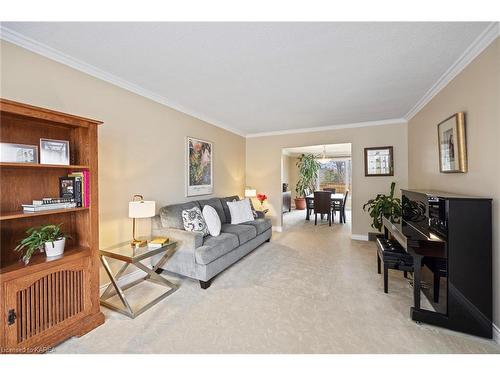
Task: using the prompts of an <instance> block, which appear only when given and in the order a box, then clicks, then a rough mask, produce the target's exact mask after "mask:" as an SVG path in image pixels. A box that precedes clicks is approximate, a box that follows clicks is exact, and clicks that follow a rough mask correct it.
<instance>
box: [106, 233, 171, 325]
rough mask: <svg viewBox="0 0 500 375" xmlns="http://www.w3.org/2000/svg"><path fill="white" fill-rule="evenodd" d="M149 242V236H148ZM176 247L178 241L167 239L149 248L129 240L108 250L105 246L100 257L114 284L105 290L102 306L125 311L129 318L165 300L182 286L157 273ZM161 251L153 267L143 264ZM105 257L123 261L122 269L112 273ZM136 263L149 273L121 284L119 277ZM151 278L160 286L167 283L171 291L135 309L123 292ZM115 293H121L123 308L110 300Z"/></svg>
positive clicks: (119, 294) (136, 265)
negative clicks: (135, 245) (138, 245)
mask: <svg viewBox="0 0 500 375" xmlns="http://www.w3.org/2000/svg"><path fill="white" fill-rule="evenodd" d="M148 242H149V239H148ZM175 248H176V242H175V241H170V242H167V243H166V244H165V245H163V246H162V247H160V248H149V247H148V246H145V247H132V246H131V245H130V242H126V243H121V244H118V245H115V246H112V247H110V248H107V249H103V250H100V251H99V253H100V254H99V257H100V259H101V262H102V265H103V267H104V269H105V270H106V273H107V274H108V276H109V279H110V280H111V283H110V284H109V285H108V287H107V288H106V290H105V291H104V292H103V293H102V295H101V298H100V303H101V305H102V306H105V307H107V308H109V309H111V310H114V311H118V312H120V313H122V314H125V315H127V316H128V317H130V318H132V319H134V318H135V317H136V316H138V315H140V314H142V313H143V312H144V311H146V310H148V309H149V308H150V307H152V306H154V305H156V304H157V303H158V302H160V301H161V300H163V299H164V298H165V297H167V296H169V295H170V294H172V293H173V292H175V291H176V290H177V289H178V288H179V287H178V286H177V285H176V284H174V283H172V282H170V281H168V280H167V279H165V278H164V277H162V276H161V275H159V274H157V273H156V270H157V269H158V268H161V267H163V265H164V264H165V263H166V262H167V261H168V259H169V258H170V257H171V256H172V254H173V253H174V252H175ZM158 254H162V257H161V258H160V259H159V260H158V262H156V264H155V265H154V266H153V268H149V267H147V266H145V265H144V264H142V263H141V261H143V260H145V259H148V258H151V257H153V256H155V255H158ZM106 258H112V259H116V260H118V261H121V262H123V263H124V264H123V266H122V267H121V268H120V269H119V271H118V272H117V273H116V275H113V272H112V271H111V268H110V267H109V264H108V261H107V259H106ZM130 265H133V266H135V267H137V268H139V269H140V270H141V271H144V272H146V276H144V277H141V278H139V279H137V280H134V281H132V282H130V283H128V284H125V285H123V286H120V285H119V284H118V281H119V280H120V278H121V277H122V276H123V274H124V272H125V270H126V269H127V268H128V267H129V266H130ZM145 281H149V282H152V283H155V284H158V285H161V286H165V287H167V288H168V290H167V291H166V292H165V293H163V294H162V295H160V296H159V297H157V298H155V299H154V300H152V301H150V302H148V303H147V304H145V305H144V306H142V307H140V308H139V309H137V310H135V311H134V310H133V309H132V307H131V306H130V304H129V302H128V301H127V298H126V297H125V293H124V291H125V290H127V289H129V288H131V287H133V286H135V285H138V284H140V283H142V282H145ZM115 295H118V297H119V298H120V301H121V302H122V304H123V307H120V306H117V305H116V304H114V303H112V302H110V301H109V299H110V298H111V297H113V296H115Z"/></svg>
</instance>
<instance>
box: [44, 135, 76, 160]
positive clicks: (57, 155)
mask: <svg viewBox="0 0 500 375" xmlns="http://www.w3.org/2000/svg"><path fill="white" fill-rule="evenodd" d="M40 164H57V165H69V142H68V141H61V140H57V139H46V138H41V139H40Z"/></svg>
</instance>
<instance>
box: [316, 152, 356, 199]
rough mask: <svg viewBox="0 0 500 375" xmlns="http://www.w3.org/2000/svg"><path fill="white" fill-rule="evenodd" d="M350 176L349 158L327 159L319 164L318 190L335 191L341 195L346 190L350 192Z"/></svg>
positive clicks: (350, 164) (350, 163)
mask: <svg viewBox="0 0 500 375" xmlns="http://www.w3.org/2000/svg"><path fill="white" fill-rule="evenodd" d="M351 175H352V160H351V158H335V159H328V160H327V161H326V162H322V163H321V167H320V169H319V189H320V190H324V189H335V192H336V193H341V194H344V193H345V192H346V190H349V192H351V191H352V187H351ZM349 198H350V197H349Z"/></svg>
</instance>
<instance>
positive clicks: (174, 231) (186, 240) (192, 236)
mask: <svg viewBox="0 0 500 375" xmlns="http://www.w3.org/2000/svg"><path fill="white" fill-rule="evenodd" d="M151 228H152V229H151V235H152V237H168V238H169V239H170V241H176V242H177V246H176V250H175V253H176V254H177V256H182V257H183V258H184V259H192V260H193V262H194V259H195V257H194V250H195V249H196V248H198V247H200V246H203V234H201V233H197V232H188V231H185V230H183V229H178V228H170V227H163V226H162V224H161V220H160V217H159V215H156V216H155V217H153V218H152V223H151Z"/></svg>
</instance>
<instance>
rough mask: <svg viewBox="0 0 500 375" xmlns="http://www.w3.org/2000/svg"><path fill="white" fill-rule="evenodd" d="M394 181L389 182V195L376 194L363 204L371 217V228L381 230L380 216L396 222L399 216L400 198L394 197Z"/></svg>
mask: <svg viewBox="0 0 500 375" xmlns="http://www.w3.org/2000/svg"><path fill="white" fill-rule="evenodd" d="M395 187H396V183H395V182H392V183H391V191H390V193H389V195H385V194H377V196H376V197H375V198H374V199H370V200H369V201H368V202H366V203H365V204H364V205H363V210H365V211H368V213H369V214H370V217H371V218H372V225H371V226H372V228H375V229H377V230H378V231H379V232H381V231H382V226H383V224H382V218H383V217H385V218H387V219H389V220H391V221H393V222H398V221H399V218H400V217H401V211H402V209H401V199H399V198H394V188H395Z"/></svg>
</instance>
